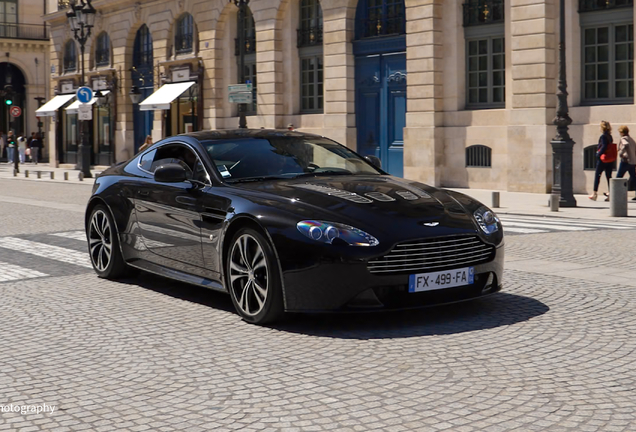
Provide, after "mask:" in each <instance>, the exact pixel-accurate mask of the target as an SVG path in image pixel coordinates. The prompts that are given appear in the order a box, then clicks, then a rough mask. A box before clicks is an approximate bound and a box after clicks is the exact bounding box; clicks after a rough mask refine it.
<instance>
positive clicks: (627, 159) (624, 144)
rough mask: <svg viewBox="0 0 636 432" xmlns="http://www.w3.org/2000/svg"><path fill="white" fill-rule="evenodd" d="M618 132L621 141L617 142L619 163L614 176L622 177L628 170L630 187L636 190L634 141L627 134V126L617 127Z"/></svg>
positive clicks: (635, 151)
mask: <svg viewBox="0 0 636 432" xmlns="http://www.w3.org/2000/svg"><path fill="white" fill-rule="evenodd" d="M618 133H619V134H621V142H620V143H619V144H618V157H619V160H620V163H619V165H618V172H617V173H616V178H623V176H624V175H625V173H626V172H628V173H629V184H630V186H631V189H633V190H636V141H634V139H633V138H632V137H631V136H629V128H628V127H627V126H624V125H623V126H621V127H619V128H618ZM632 201H636V196H634V198H632Z"/></svg>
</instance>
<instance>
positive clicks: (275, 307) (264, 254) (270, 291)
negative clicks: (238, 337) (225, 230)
mask: <svg viewBox="0 0 636 432" xmlns="http://www.w3.org/2000/svg"><path fill="white" fill-rule="evenodd" d="M226 275H227V276H226V278H227V287H228V290H229V292H230V297H232V303H233V304H234V307H235V308H236V311H237V312H238V314H239V315H240V316H241V317H242V318H243V319H244V320H245V321H247V322H249V323H252V324H267V323H271V322H274V321H277V320H279V319H281V318H282V317H283V315H284V308H283V290H282V283H281V275H280V270H279V267H278V263H277V261H276V255H275V254H274V250H273V248H272V246H271V245H270V243H269V241H268V240H267V239H266V238H265V236H264V235H262V234H261V233H260V232H258V231H256V230H254V229H252V228H242V229H240V230H238V232H237V233H236V234H235V235H234V237H233V238H232V243H231V244H230V249H229V255H228V257H227V261H226Z"/></svg>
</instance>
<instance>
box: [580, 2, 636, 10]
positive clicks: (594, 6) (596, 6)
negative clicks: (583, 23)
mask: <svg viewBox="0 0 636 432" xmlns="http://www.w3.org/2000/svg"><path fill="white" fill-rule="evenodd" d="M633 5H634V0H579V12H590V11H596V10H607V9H616V8H621V7H629V6H633Z"/></svg>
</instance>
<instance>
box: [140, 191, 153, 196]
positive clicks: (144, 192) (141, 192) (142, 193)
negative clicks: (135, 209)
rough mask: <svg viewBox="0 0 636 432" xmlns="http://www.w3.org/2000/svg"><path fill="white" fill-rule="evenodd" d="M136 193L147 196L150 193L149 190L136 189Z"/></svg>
mask: <svg viewBox="0 0 636 432" xmlns="http://www.w3.org/2000/svg"><path fill="white" fill-rule="evenodd" d="M137 195H141V196H148V195H150V192H148V191H141V190H138V191H137Z"/></svg>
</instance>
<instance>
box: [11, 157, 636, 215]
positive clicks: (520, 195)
mask: <svg viewBox="0 0 636 432" xmlns="http://www.w3.org/2000/svg"><path fill="white" fill-rule="evenodd" d="M100 168H101V167H100ZM26 171H29V177H26V176H25V173H26ZM38 171H40V172H41V178H39V179H38V178H37V172H38ZM101 171H102V169H99V170H92V171H91V173H92V174H93V178H88V179H84V180H83V181H80V180H79V173H80V171H79V170H75V169H70V168H52V167H51V166H50V165H49V164H46V163H41V164H38V165H35V164H33V163H25V164H21V165H20V173H19V174H18V175H17V177H14V176H13V164H11V165H10V164H7V163H0V179H19V180H24V181H36V182H54V183H75V184H78V183H79V184H87V185H92V184H93V182H94V181H95V177H96V175H98V174H99V173H101ZM51 172H53V173H54V179H53V180H52V179H51V176H50V173H51ZM64 173H67V175H68V180H64ZM451 189H452V190H454V191H457V192H461V193H464V194H466V195H468V196H471V197H473V198H475V199H477V200H479V201H481V202H482V203H484V204H485V205H487V206H489V207H491V206H492V203H493V202H492V193H493V192H495V191H492V190H486V189H457V188H451ZM498 192H499V204H500V206H499V208H494V210H495V212H496V213H500V214H519V215H533V216H546V217H564V218H575V219H608V220H623V221H625V220H630V219H633V220H634V221H636V201H631V198H632V197H633V196H634V195H633V194H634V193H633V192H630V193H629V198H628V201H627V211H628V217H627V218H617V217H610V210H609V209H610V203H609V202H605V201H603V200H604V199H605V197H603V196H599V198H598V200H597V201H591V200H590V199H588V197H587V195H575V196H574V197H575V198H576V204H577V207H574V208H560V209H559V211H558V212H553V211H550V205H549V200H550V195H549V194H538V193H524V192H507V191H498Z"/></svg>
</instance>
